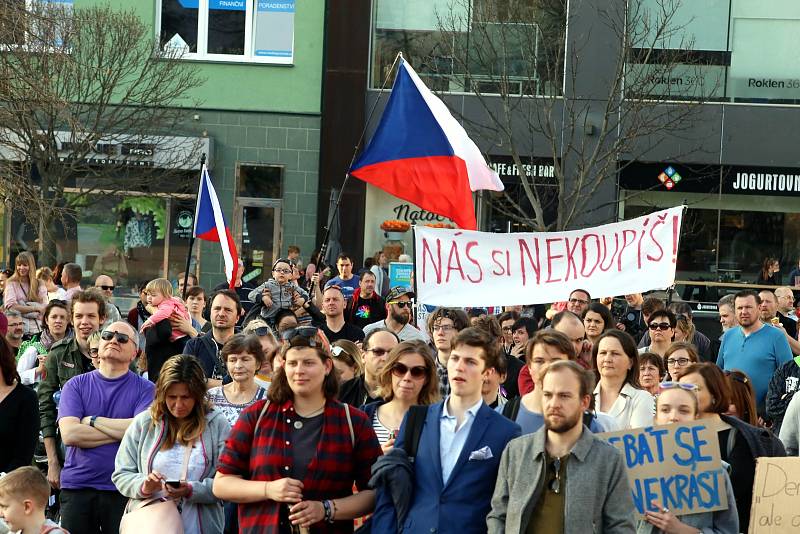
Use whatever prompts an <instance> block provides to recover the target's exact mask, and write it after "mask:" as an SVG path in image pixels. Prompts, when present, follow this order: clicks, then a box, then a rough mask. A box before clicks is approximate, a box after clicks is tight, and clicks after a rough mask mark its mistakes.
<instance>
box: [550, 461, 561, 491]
mask: <svg viewBox="0 0 800 534" xmlns="http://www.w3.org/2000/svg"><path fill="white" fill-rule="evenodd" d="M550 465H551V467H552V468H553V471H555V473H556V478H554V479H553V480H551V481H550V486H549V487H550V491H552V492H553V493H559V492H560V491H561V458H556V459H555V460H553V463H551V464H550Z"/></svg>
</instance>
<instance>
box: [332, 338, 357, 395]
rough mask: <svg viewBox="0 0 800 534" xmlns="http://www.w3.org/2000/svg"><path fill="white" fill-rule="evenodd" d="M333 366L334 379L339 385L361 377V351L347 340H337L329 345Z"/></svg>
mask: <svg viewBox="0 0 800 534" xmlns="http://www.w3.org/2000/svg"><path fill="white" fill-rule="evenodd" d="M331 355H333V365H334V367H335V368H336V377H337V378H338V379H339V384H342V383H344V382H347V381H348V380H352V379H353V378H355V377H357V376H361V374H362V373H363V372H364V370H363V369H362V367H361V349H359V348H358V345H356V344H355V343H353V342H352V341H350V340H349V339H337V340H336V341H334V342H333V343H332V344H331Z"/></svg>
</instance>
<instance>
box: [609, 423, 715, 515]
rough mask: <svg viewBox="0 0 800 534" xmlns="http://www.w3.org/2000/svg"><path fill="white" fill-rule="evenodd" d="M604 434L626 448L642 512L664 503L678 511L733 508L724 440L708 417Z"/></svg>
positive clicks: (622, 449) (635, 498) (636, 501)
mask: <svg viewBox="0 0 800 534" xmlns="http://www.w3.org/2000/svg"><path fill="white" fill-rule="evenodd" d="M598 436H599V437H600V438H602V439H605V440H606V441H607V442H609V443H610V444H611V445H614V446H615V447H616V448H617V449H619V450H620V452H622V456H623V459H624V461H625V467H626V468H627V471H628V481H629V482H630V485H631V492H632V494H633V503H634V504H635V505H636V509H637V511H638V513H639V515H640V516H642V515H644V513H645V511H647V510H654V511H655V510H657V509H660V508H668V509H669V510H670V511H672V513H674V514H675V515H685V514H693V513H698V512H712V511H714V510H725V509H727V508H728V496H727V494H726V492H725V478H724V475H723V471H722V469H723V468H722V462H721V460H720V455H719V440H718V439H717V432H716V430H715V428H714V427H712V426H709V424H708V423H705V422H703V421H702V420H698V421H695V422H692V423H676V424H674V425H663V426H649V427H644V428H634V429H631V430H620V431H618V432H606V433H604V434H598ZM653 503H656V506H657V508H654V507H653Z"/></svg>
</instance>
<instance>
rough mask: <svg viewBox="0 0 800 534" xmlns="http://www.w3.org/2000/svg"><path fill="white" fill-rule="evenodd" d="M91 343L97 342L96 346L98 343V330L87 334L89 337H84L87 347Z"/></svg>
mask: <svg viewBox="0 0 800 534" xmlns="http://www.w3.org/2000/svg"><path fill="white" fill-rule="evenodd" d="M93 343H97V345H98V346H99V345H100V330H96V331H94V332H92V333H91V334H89V337H88V338H86V346H87V347H88V346H91V345H92V344H93Z"/></svg>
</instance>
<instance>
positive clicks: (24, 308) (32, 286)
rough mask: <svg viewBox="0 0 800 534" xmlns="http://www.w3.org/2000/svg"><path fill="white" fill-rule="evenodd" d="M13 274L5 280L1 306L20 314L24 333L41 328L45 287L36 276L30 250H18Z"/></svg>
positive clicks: (34, 332)
mask: <svg viewBox="0 0 800 534" xmlns="http://www.w3.org/2000/svg"><path fill="white" fill-rule="evenodd" d="M14 265H15V266H16V268H15V271H14V274H13V275H12V276H11V277H10V278H9V279H8V281H7V282H6V287H5V291H4V292H3V308H4V309H6V310H17V311H18V312H20V313H21V314H22V321H23V324H24V326H25V333H26V334H28V335H31V334H36V333H38V332H39V331H40V330H41V327H40V326H39V319H40V318H41V314H42V311H43V310H44V307H45V304H47V287H46V286H45V285H44V284H42V283H41V282H39V280H37V278H36V261H35V260H34V259H33V254H31V253H30V252H27V251H26V252H20V253H19V254H18V255H17V257H16V259H15V260H14Z"/></svg>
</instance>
